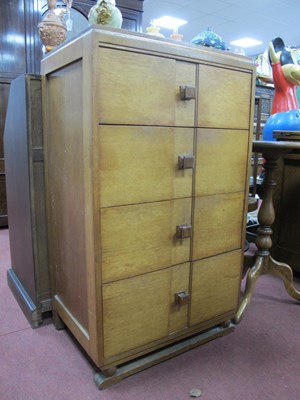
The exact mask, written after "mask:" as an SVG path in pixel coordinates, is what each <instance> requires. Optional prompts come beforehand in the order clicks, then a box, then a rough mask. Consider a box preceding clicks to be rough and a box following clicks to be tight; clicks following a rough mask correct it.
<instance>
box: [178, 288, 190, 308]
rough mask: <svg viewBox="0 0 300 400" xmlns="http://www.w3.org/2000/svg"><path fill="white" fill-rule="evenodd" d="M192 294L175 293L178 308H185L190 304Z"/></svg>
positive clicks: (184, 292)
mask: <svg viewBox="0 0 300 400" xmlns="http://www.w3.org/2000/svg"><path fill="white" fill-rule="evenodd" d="M189 300H190V294H189V293H187V292H186V291H182V292H177V293H175V304H176V305H177V306H185V305H187V304H189Z"/></svg>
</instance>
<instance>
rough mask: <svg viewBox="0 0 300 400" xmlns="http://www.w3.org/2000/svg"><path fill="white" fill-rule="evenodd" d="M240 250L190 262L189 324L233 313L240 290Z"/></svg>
mask: <svg viewBox="0 0 300 400" xmlns="http://www.w3.org/2000/svg"><path fill="white" fill-rule="evenodd" d="M241 265H242V252H241V250H238V251H234V252H230V253H226V254H221V255H218V256H215V257H210V258H206V259H204V260H200V261H197V262H195V263H193V266H192V294H191V313H190V325H191V326H192V325H197V324H199V323H201V322H204V321H208V320H210V319H212V318H216V317H218V316H221V315H223V314H227V313H232V314H234V312H235V310H236V308H237V305H238V297H239V290H240V273H241Z"/></svg>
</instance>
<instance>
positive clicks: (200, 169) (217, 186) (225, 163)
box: [195, 129, 249, 196]
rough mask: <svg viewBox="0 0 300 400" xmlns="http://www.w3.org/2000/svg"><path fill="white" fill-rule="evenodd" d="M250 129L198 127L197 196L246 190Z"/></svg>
mask: <svg viewBox="0 0 300 400" xmlns="http://www.w3.org/2000/svg"><path fill="white" fill-rule="evenodd" d="M248 140H249V132H248V131H245V130H244V131H241V130H221V129H198V132H197V151H196V159H197V162H196V174H195V179H196V182H195V185H196V190H195V192H196V196H207V195H211V194H217V193H230V192H238V191H242V190H245V185H246V173H247V166H248V163H247V160H248Z"/></svg>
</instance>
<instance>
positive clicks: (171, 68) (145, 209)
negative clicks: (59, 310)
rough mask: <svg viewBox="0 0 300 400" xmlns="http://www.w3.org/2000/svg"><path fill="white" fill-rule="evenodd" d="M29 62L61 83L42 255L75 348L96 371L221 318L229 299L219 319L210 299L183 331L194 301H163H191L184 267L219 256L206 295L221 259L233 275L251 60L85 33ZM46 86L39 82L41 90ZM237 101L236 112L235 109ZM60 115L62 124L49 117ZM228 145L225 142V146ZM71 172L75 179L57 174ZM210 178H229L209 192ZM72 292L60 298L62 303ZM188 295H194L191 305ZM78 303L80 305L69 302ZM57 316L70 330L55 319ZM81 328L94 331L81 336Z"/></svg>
mask: <svg viewBox="0 0 300 400" xmlns="http://www.w3.org/2000/svg"><path fill="white" fill-rule="evenodd" d="M81 58H82V65H83V69H82V74H81V72H80V73H78V72H76V73H75V72H74V71H73V69H76V68H77V67H78V66H80V67H79V69H80V71H81V61H78V60H79V59H81ZM216 64H217V65H218V66H217V67H216ZM42 65H43V68H42V71H43V73H44V74H47V75H48V74H51V76H52V77H53V81H55V79H57V78H59V76H60V74H62V72H63V74H62V76H61V77H60V78H61V79H62V81H63V83H62V84H61V81H59V80H57V83H56V84H55V85H53V86H52V88H50V89H51V90H52V92H53V98H52V99H51V102H50V106H51V107H50V113H49V114H48V115H47V116H46V120H47V121H48V123H49V121H50V126H51V129H49V130H48V132H49V133H48V135H49V138H50V144H51V145H53V147H52V146H51V147H50V146H49V147H48V151H47V154H48V159H49V161H51V163H49V168H50V170H49V171H50V177H51V179H49V180H48V185H49V188H50V189H51V190H50V191H49V193H50V194H51V196H49V206H50V208H51V207H54V211H53V212H54V214H53V216H54V218H52V216H51V215H50V221H51V231H52V233H51V235H52V237H54V242H52V243H50V247H51V252H53V254H54V261H55V263H53V267H54V272H55V275H56V279H57V280H58V279H59V280H60V282H61V283H60V284H59V285H60V287H59V288H56V289H55V290H56V295H57V296H58V297H59V298H60V299H61V301H62V302H63V304H64V306H65V309H66V311H67V312H69V313H70V314H69V315H71V316H72V318H73V320H74V321H75V320H78V321H79V324H80V326H81V327H83V328H84V329H86V331H87V332H88V334H89V343H88V346H86V347H87V352H88V353H89V355H90V356H91V358H92V359H93V361H94V362H95V363H96V365H97V366H98V367H100V368H102V369H103V370H107V369H109V368H111V367H115V366H118V365H119V364H122V363H124V362H127V361H129V360H132V359H133V358H136V357H140V356H142V355H144V354H146V353H147V352H152V351H154V350H157V349H158V348H161V347H163V346H166V345H167V344H171V343H175V342H176V341H177V340H179V339H182V338H185V337H187V336H190V335H193V334H196V333H197V332H200V331H206V330H210V329H212V327H214V326H216V325H218V324H220V323H222V322H224V321H225V320H226V319H228V318H230V317H231V316H233V314H232V313H233V310H232V308H231V307H230V306H229V305H230V302H231V301H232V297H230V299H229V300H228V301H227V300H226V302H227V306H226V310H225V311H224V310H223V309H222V308H221V307H220V308H218V307H219V297H218V294H217V295H216V298H217V300H216V309H217V311H216V313H215V314H214V313H213V312H211V316H208V317H207V318H208V319H205V318H206V317H204V319H203V317H201V318H202V319H201V322H196V319H195V318H194V319H193V324H190V323H189V316H190V304H191V302H193V299H192V297H191V300H190V301H187V302H186V303H185V304H182V305H181V306H180V307H179V306H178V305H176V306H175V293H177V292H183V291H184V292H185V293H190V291H191V290H190V289H191V285H192V279H193V276H192V275H191V266H190V263H191V260H192V261H194V262H195V263H196V262H198V261H200V259H203V261H204V259H207V257H209V256H217V255H220V256H222V257H223V255H224V259H223V258H222V259H221V258H220V259H218V260H220V261H218V263H217V266H218V267H216V268H215V269H214V268H213V270H214V273H210V270H209V272H208V274H207V278H206V277H205V276H203V277H201V282H202V280H203V282H206V279H207V281H209V285H210V288H211V287H213V286H214V284H215V281H216V280H217V279H219V275H218V273H219V271H220V274H222V273H223V272H224V271H223V269H222V267H221V265H223V264H225V269H226V271H227V267H226V266H227V265H228V263H229V262H227V258H226V254H227V252H229V251H232V250H235V249H239V254H240V260H239V265H241V255H242V253H241V250H240V249H241V247H242V244H243V236H244V233H243V223H244V219H245V218H244V217H245V216H244V209H245V201H246V200H245V194H246V193H247V184H246V182H245V181H246V173H245V169H246V168H247V164H248V159H247V156H248V153H247V152H248V149H249V140H248V135H249V133H250V122H249V119H250V112H249V110H248V109H249V108H250V107H251V99H249V98H247V101H246V97H247V91H249V94H250V86H251V85H252V74H253V69H254V68H253V66H252V64H251V63H250V62H249V61H246V59H245V58H242V57H239V56H235V55H232V54H228V53H227V52H217V51H213V50H211V51H210V49H204V48H202V47H197V48H196V47H195V46H189V45H185V44H178V43H174V42H171V41H170V42H168V41H167V40H165V41H159V40H156V39H155V38H152V37H149V35H142V34H138V35H133V34H131V33H127V32H125V31H120V30H114V29H112V30H111V29H108V28H106V29H99V27H98V28H93V29H91V30H90V31H87V32H86V33H85V35H84V36H82V37H80V38H78V39H75V40H74V42H72V43H70V44H69V45H68V46H63V47H62V48H60V49H57V51H55V52H54V53H53V54H52V55H51V54H50V55H49V56H47V57H46V59H45V60H43V62H42ZM65 65H67V66H65ZM202 67H203V68H202ZM208 67H209V68H208ZM223 69H225V72H224V73H223ZM206 71H208V72H211V73H206ZM203 72H204V73H203ZM215 72H216V73H215ZM214 73H215V75H214ZM199 74H200V75H201V77H200V80H199V79H198V77H199ZM235 74H237V75H238V77H237V78H235ZM218 75H220V76H221V77H220V78H218V79H217V76H218ZM227 78H228V79H227ZM231 78H232V79H231ZM51 79H52V78H51ZM206 80H207V81H211V82H210V84H209V83H208V82H204V81H206ZM222 80H223V81H224V82H223V83H222ZM82 81H83V82H84V84H83V86H81V82H82ZM71 82H72V85H73V89H71V88H70V87H71ZM232 82H233V83H232ZM78 83H79V84H78ZM193 85H195V87H196V88H197V87H198V86H199V87H200V86H201V85H202V86H201V87H204V89H205V90H204V91H201V90H200V89H199V90H198V89H196V91H195V93H196V99H192V100H181V97H180V86H189V87H192V86H193ZM205 85H206V86H205ZM243 85H245V86H247V87H246V88H245V90H244V92H243V90H242V89H243ZM50 86H51V81H50V82H49V81H48V80H46V87H48V89H47V90H49V87H50ZM235 86H239V89H237V94H238V96H240V97H238V96H237V98H236V99H235V100H233V99H231V98H230V99H229V100H228V99H227V96H226V95H225V94H224V93H226V90H227V89H226V88H229V89H228V90H230V91H231V92H230V95H231V96H234V94H235V92H234V90H235ZM248 86H249V87H248ZM233 89H234V90H233ZM239 90H240V91H241V92H243V94H242V95H240V94H239V93H240V92H239ZM62 91H63V92H64V93H63V94H62ZM78 91H80V93H82V94H81V95H79V94H78V93H77V92H78ZM211 92H212V94H211ZM65 93H69V95H70V96H71V97H72V98H71V100H70V101H69V102H68V101H67V100H66V99H65V100H62V99H63V98H64V97H65V96H66V94H65ZM203 93H204V95H205V98H203ZM73 96H74V97H75V98H76V96H77V97H78V99H77V100H76V99H73ZM80 96H82V101H81V97H80ZM200 96H202V98H200ZM56 97H57V98H59V99H58V100H57V99H56ZM55 101H57V104H54V103H55ZM199 101H200V102H201V101H202V106H203V110H202V108H201V106H200V105H199ZM236 101H237V102H240V103H242V106H241V108H240V106H237V107H235V102H236ZM65 108H66V110H67V112H66V115H65V114H64V113H61V114H60V113H59V112H58V110H59V109H60V110H64V109H65ZM206 108H209V110H207V109H206ZM219 108H220V112H219V114H218V115H217V116H216V114H215V110H217V112H218V110H219ZM241 110H243V113H244V114H243V117H240V116H239V112H240V111H241ZM53 111H56V112H53ZM235 111H237V114H238V116H236V115H235ZM230 113H231V114H232V115H229V114H230ZM247 113H248V114H247ZM53 115H55V120H54V122H52V121H51V118H50V116H53ZM205 115H207V116H208V119H207V121H205V120H204V119H205V118H204V116H205ZM247 115H248V117H247ZM71 116H72V117H73V118H74V121H70V117H71ZM225 117H226V118H227V119H226V118H225ZM203 118H204V119H203ZM247 118H248V120H247ZM75 121H76V122H75ZM220 121H221V122H220ZM197 128H199V129H198V137H197V135H196V133H197ZM70 130H72V135H71V131H70ZM56 131H57V132H56ZM50 132H51V134H52V136H51V135H50ZM53 132H54V133H53ZM61 135H62V137H61ZM201 135H202V136H201ZM53 136H54V139H53ZM226 139H227V140H226ZM233 142H237V143H238V146H237V148H236V149H233V147H234V146H233V145H232V143H233ZM67 143H68V146H69V148H70V151H68V150H69V149H68V148H66V146H67ZM73 146H74V148H73ZM196 146H198V150H197V148H196ZM50 148H51V149H55V151H52V150H51V151H50ZM57 149H58V150H57ZM63 149H66V150H67V152H66V153H65V154H64V157H65V159H64V157H63V155H62V150H63ZM88 149H89V150H88ZM222 150H223V151H222ZM223 152H224V154H223ZM182 153H188V154H190V153H191V154H192V155H196V163H197V164H196V173H197V174H198V175H197V180H196V181H195V171H194V170H193V169H187V170H178V165H177V162H178V155H182ZM207 154H208V160H207V162H206V161H205V157H206V156H207ZM234 156H236V159H235V160H234V161H233V164H232V165H230V166H228V165H227V163H229V160H231V157H234ZM218 159H219V163H218ZM56 163H57V166H55V164H56ZM209 163H212V164H213V165H212V166H210V165H209ZM225 164H226V165H225ZM217 166H218V167H217ZM239 167H240V170H239ZM51 168H53V171H54V172H53V171H52V169H51ZM72 168H74V172H72V173H69V172H68V173H67V174H66V173H65V169H67V171H69V170H71V169H72ZM223 168H224V171H226V179H227V178H228V180H226V184H224V185H223V186H222V182H221V178H220V177H221V176H222V175H224V173H223ZM236 169H238V171H236ZM239 171H241V172H239ZM231 173H232V175H233V176H232V177H230V175H231ZM204 174H207V178H206V177H205V176H204ZM48 175H49V173H48ZM64 177H66V178H64ZM63 179H67V181H68V184H67V182H66V183H65V185H66V189H62V187H64V185H61V184H60V181H62V180H63ZM214 180H215V181H216V183H214V184H211V181H214ZM243 180H244V182H243ZM52 182H53V185H54V186H53V185H52ZM197 182H198V183H197ZM210 185H212V187H211V188H210ZM67 191H68V197H67ZM87 203H88V211H87ZM67 204H68V207H69V209H67V208H66V207H67V206H66V205H67ZM77 213H81V215H79V216H78V215H77ZM82 214H84V216H83V215H82ZM74 215H75V216H76V217H75V222H74V221H73V220H72V218H73V217H74ZM58 221H59V223H58ZM66 222H67V224H68V225H69V224H70V227H69V226H68V228H67V229H66V228H65V223H66ZM182 224H188V225H192V226H193V232H192V234H193V236H192V239H191V238H186V239H178V238H177V235H176V233H177V226H178V225H182ZM61 225H62V226H61ZM79 226H81V231H80V229H79ZM56 236H57V237H56ZM191 241H192V243H191ZM71 251H73V253H74V254H72V255H70V254H69V253H70V252H71ZM224 252H225V254H223V253H224ZM56 255H57V257H56ZM66 255H67V256H66ZM73 257H74V258H73ZM75 257H76V259H75ZM73 261H74V262H73ZM223 261H224V263H223ZM61 265H62V267H61ZM218 268H220V270H219V269H218ZM59 269H60V271H59ZM229 269H230V268H229ZM203 270H204V271H206V270H205V268H204V269H203ZM201 274H202V273H201ZM201 274H200V275H201ZM225 276H226V274H225ZM82 277H84V278H82ZM210 279H212V280H213V281H212V282H210ZM220 279H222V276H221V277H220ZM78 280H79V281H80V284H81V285H85V284H86V282H87V286H86V287H87V289H82V287H79V284H78ZM225 281H226V284H227V282H228V285H229V286H230V288H229V292H232V289H231V287H232V286H233V285H236V286H237V287H239V285H240V275H236V274H234V276H233V278H232V280H231V278H228V280H227V278H226V280H225ZM233 281H234V284H233V283H232V282H233ZM201 282H200V283H199V282H198V281H197V284H198V283H199V287H200V292H201V291H202V288H201ZM226 284H225V286H226ZM76 285H77V286H76ZM217 286H218V282H217ZM63 288H64V289H63ZM58 289H59V290H58ZM78 289H79V295H78V296H77V298H76V296H75V295H74V298H72V296H71V294H70V293H71V292H72V290H76V291H78ZM63 290H64V291H65V293H63ZM224 290H226V288H224ZM210 291H211V290H210ZM210 291H209V293H208V294H207V296H208V298H209V296H210ZM220 291H221V289H220ZM200 292H199V293H198V291H197V289H195V292H194V295H195V300H194V303H193V304H194V307H195V304H196V305H197V304H198V299H199V298H200V299H201V298H202V297H201V296H202V293H200ZM205 293H206V292H205V291H204V297H203V302H204V303H205V301H208V300H206V297H205V296H206V294H205ZM63 296H65V297H64V298H63ZM80 296H83V297H85V296H87V297H88V300H87V301H85V300H84V301H83V302H82V301H81V298H80ZM191 296H193V293H191ZM197 296H198V297H197ZM226 299H227V298H226ZM209 301H210V300H209ZM235 301H237V299H235ZM228 304H229V305H228ZM81 307H82V308H81ZM218 313H221V314H218ZM82 315H85V318H86V320H85V322H87V320H88V324H86V323H83V322H82V321H83V318H82ZM60 317H62V316H61V315H60ZM63 318H65V319H68V320H69V317H68V315H67V313H65V315H64V316H63ZM80 319H81V320H80ZM91 320H92V321H93V323H92V325H93V329H94V330H93V334H90V331H89V329H87V326H91V322H90V321H91ZM73 325H74V324H73ZM75 325H76V324H75ZM95 327H96V329H95ZM72 329H75V330H76V329H77V328H75V327H73V328H72ZM95 332H96V333H95ZM78 334H79V336H80V333H79V332H78ZM91 346H92V347H93V351H91ZM96 352H98V356H97V355H95V354H96Z"/></svg>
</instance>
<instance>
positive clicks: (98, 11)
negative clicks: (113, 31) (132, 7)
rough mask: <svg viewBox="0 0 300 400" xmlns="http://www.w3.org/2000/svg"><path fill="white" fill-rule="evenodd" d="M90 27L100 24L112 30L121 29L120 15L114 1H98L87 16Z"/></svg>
mask: <svg viewBox="0 0 300 400" xmlns="http://www.w3.org/2000/svg"><path fill="white" fill-rule="evenodd" d="M88 20H89V23H90V25H94V24H100V25H107V26H111V27H113V28H121V26H122V21H123V18H122V14H121V11H120V10H119V9H118V8H117V7H116V1H115V0H98V1H97V4H96V5H94V6H93V7H92V8H91V10H90V12H89V15H88Z"/></svg>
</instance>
